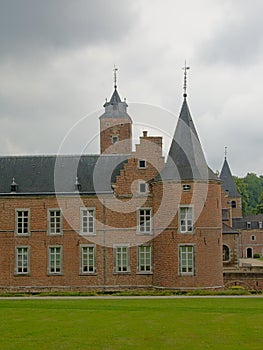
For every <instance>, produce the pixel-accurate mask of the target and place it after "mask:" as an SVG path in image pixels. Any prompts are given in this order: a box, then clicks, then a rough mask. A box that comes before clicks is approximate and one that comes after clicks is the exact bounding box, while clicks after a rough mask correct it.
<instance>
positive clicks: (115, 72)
mask: <svg viewBox="0 0 263 350" xmlns="http://www.w3.org/2000/svg"><path fill="white" fill-rule="evenodd" d="M117 71H118V68H117V67H116V65H115V64H114V68H113V74H114V89H117Z"/></svg>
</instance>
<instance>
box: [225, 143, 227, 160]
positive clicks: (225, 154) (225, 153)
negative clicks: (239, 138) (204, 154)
mask: <svg viewBox="0 0 263 350" xmlns="http://www.w3.org/2000/svg"><path fill="white" fill-rule="evenodd" d="M226 156H227V146H225V159H226Z"/></svg>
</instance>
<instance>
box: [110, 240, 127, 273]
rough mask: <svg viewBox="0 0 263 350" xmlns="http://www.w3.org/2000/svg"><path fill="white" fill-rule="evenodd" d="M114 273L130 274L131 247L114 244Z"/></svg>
mask: <svg viewBox="0 0 263 350" xmlns="http://www.w3.org/2000/svg"><path fill="white" fill-rule="evenodd" d="M113 248H114V273H117V274H118V273H120V274H125V273H130V271H131V269H130V245H129V244H114V246H113Z"/></svg>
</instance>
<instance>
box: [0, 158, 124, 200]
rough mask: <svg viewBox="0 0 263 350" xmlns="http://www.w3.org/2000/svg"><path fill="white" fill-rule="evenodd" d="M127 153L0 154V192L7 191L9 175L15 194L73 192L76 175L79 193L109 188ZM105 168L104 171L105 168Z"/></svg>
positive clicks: (8, 189) (93, 192)
mask: <svg viewBox="0 0 263 350" xmlns="http://www.w3.org/2000/svg"><path fill="white" fill-rule="evenodd" d="M128 157H130V156H129V155H81V156H78V155H76V156H71V155H66V156H63V155H59V156H55V155H54V156H9V157H0V195H6V194H8V195H9V194H10V185H11V183H12V179H13V178H14V179H15V182H16V184H17V185H18V189H17V194H16V195H19V194H54V193H58V192H59V193H73V192H74V191H75V186H74V184H75V183H76V177H77V179H78V182H79V183H80V185H81V190H80V192H82V193H90V194H95V192H96V193H102V192H112V188H111V184H112V183H113V182H115V178H116V176H117V175H118V174H119V173H120V170H121V169H122V168H123V165H124V163H125V162H126V161H127V159H128ZM105 169H106V170H107V171H105Z"/></svg>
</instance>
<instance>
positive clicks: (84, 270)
mask: <svg viewBox="0 0 263 350" xmlns="http://www.w3.org/2000/svg"><path fill="white" fill-rule="evenodd" d="M95 272H96V246H95V244H81V245H80V273H81V274H83V275H88V274H94V273H95Z"/></svg>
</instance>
